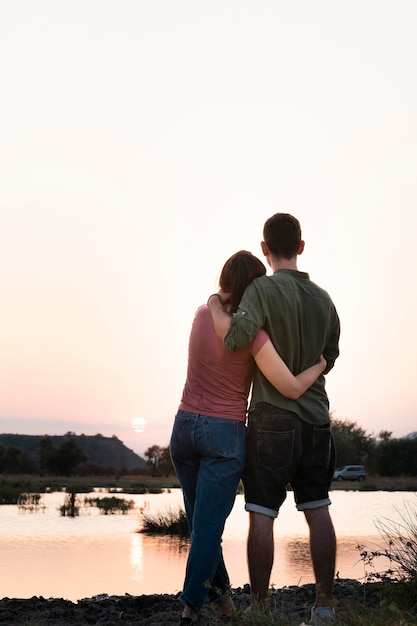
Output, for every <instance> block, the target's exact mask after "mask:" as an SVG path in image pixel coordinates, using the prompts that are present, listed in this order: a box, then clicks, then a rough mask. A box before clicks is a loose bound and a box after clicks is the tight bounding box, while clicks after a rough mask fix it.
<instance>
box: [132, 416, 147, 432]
mask: <svg viewBox="0 0 417 626" xmlns="http://www.w3.org/2000/svg"><path fill="white" fill-rule="evenodd" d="M132 426H133V430H134V431H135V433H143V432H145V429H146V419H145V418H144V417H135V418H134V419H133V420H132Z"/></svg>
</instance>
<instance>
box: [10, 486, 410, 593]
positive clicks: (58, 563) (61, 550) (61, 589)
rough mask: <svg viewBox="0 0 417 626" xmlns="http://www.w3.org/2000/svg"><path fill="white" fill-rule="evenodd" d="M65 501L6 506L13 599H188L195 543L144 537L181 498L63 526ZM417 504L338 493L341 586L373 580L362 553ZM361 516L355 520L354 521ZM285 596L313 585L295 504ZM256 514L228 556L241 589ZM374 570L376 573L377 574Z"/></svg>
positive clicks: (283, 578) (282, 542) (241, 515)
mask: <svg viewBox="0 0 417 626" xmlns="http://www.w3.org/2000/svg"><path fill="white" fill-rule="evenodd" d="M64 498H65V494H45V495H44V496H43V497H42V500H43V505H45V509H44V512H41V513H40V514H39V515H31V514H23V515H22V514H19V511H18V507H17V506H11V505H7V506H6V505H3V506H0V537H1V540H0V578H1V580H2V592H1V593H2V595H3V596H8V597H31V596H33V595H38V596H39V595H42V596H44V597H62V598H66V599H68V600H72V601H76V600H78V599H80V598H84V597H90V596H93V595H98V594H101V593H108V594H109V595H112V594H115V595H123V594H125V593H129V594H132V595H141V594H151V593H161V594H163V593H176V592H178V591H180V590H181V587H182V583H183V578H184V572H185V564H186V559H187V554H188V547H189V541H188V540H185V539H180V538H170V537H165V536H158V537H151V536H148V535H144V534H141V533H138V532H137V530H138V527H139V526H140V524H139V510H140V508H141V507H143V506H144V503H145V501H146V502H149V506H151V507H152V508H155V509H156V510H160V509H163V508H164V507H166V506H167V505H175V504H176V503H179V502H181V501H182V494H181V492H180V490H176V491H175V492H173V493H169V494H168V493H167V494H163V495H153V494H146V495H137V496H135V497H134V499H135V505H136V510H135V511H134V512H132V513H131V514H129V515H123V516H119V515H112V516H102V515H99V514H98V512H89V513H88V514H86V515H82V516H80V517H78V518H74V519H70V518H66V517H65V518H62V517H61V516H60V514H59V511H58V509H59V506H60V504H62V502H63V500H64ZM410 498H413V499H414V501H415V495H414V494H404V493H383V494H381V493H379V492H368V493H365V492H356V493H354V492H335V493H334V494H332V500H333V503H334V504H333V506H332V516H333V519H334V522H335V527H336V534H337V538H338V552H337V562H336V568H337V569H336V571H337V572H338V576H339V577H340V578H356V579H357V580H364V578H365V575H366V566H365V565H364V562H363V560H362V559H361V556H360V551H359V550H358V548H357V546H358V545H359V544H361V545H365V546H367V547H368V549H371V546H373V547H375V546H378V545H379V546H381V542H382V539H381V537H380V536H379V535H378V533H377V532H376V529H375V524H374V520H375V519H377V518H379V519H381V518H383V517H387V516H388V517H389V516H391V517H395V515H393V514H392V512H393V508H395V507H397V508H398V509H400V510H401V508H402V506H404V502H405V501H406V500H407V499H410ZM352 511H354V512H355V514H354V515H352ZM275 527H276V537H275V554H276V556H275V562H274V567H273V571H272V576H271V583H272V584H274V585H275V586H276V587H283V586H286V585H297V584H304V583H307V582H312V581H313V573H312V570H311V565H310V558H309V547H308V529H307V526H306V523H305V519H304V515H302V514H300V513H299V512H298V511H296V510H295V507H294V506H291V503H290V502H287V503H285V506H284V507H283V510H282V512H280V516H279V518H278V520H277V522H276V526H275ZM247 530H248V514H247V513H246V512H245V511H244V503H243V499H242V497H241V496H239V497H238V498H237V500H236V504H235V507H234V509H233V511H232V514H231V516H230V518H229V519H228V520H227V523H226V529H225V533H224V539H223V552H224V556H225V560H226V563H227V566H228V569H229V574H230V578H231V583H232V586H234V587H240V586H242V585H244V584H245V583H247V582H248V573H247V566H246V536H247ZM368 569H369V568H368Z"/></svg>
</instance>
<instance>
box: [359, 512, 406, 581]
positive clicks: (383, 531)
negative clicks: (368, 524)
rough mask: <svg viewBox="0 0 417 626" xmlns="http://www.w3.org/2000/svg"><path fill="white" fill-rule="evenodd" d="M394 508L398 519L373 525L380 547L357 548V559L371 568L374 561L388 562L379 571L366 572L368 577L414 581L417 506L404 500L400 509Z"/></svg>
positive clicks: (378, 521)
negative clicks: (378, 536)
mask: <svg viewBox="0 0 417 626" xmlns="http://www.w3.org/2000/svg"><path fill="white" fill-rule="evenodd" d="M394 510H395V511H396V513H397V514H398V516H399V520H398V521H395V520H390V519H388V518H386V519H384V520H377V522H376V523H375V526H376V528H377V530H378V532H379V534H380V535H381V537H382V539H383V541H384V544H385V545H384V546H383V547H381V548H379V547H378V548H376V549H375V550H366V549H365V548H364V546H358V548H359V549H360V550H361V558H362V560H363V561H364V562H365V564H366V565H369V566H371V568H372V569H373V570H374V569H375V562H376V561H377V560H378V559H381V558H384V559H388V561H389V568H388V569H387V570H386V571H385V572H383V573H378V572H377V571H372V572H370V573H369V572H368V573H367V576H368V580H372V579H382V580H384V579H391V580H395V581H407V582H414V583H417V507H416V506H412V505H411V504H410V503H407V502H405V503H404V510H403V511H400V510H399V509H398V508H397V507H394Z"/></svg>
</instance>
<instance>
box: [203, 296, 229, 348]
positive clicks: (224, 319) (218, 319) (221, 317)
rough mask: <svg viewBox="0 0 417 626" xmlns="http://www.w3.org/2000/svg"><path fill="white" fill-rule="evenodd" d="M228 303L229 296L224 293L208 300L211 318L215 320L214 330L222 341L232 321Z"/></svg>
mask: <svg viewBox="0 0 417 626" xmlns="http://www.w3.org/2000/svg"><path fill="white" fill-rule="evenodd" d="M227 303H228V294H226V293H223V292H222V291H219V292H218V293H213V294H212V295H211V296H210V297H209V299H208V300H207V306H208V308H209V309H210V313H211V317H212V319H213V326H214V330H215V331H216V335H217V336H218V338H219V339H221V341H223V340H224V337H225V335H226V333H227V331H228V330H229V328H230V324H231V321H232V316H231V314H230V313H229V311H228V306H227Z"/></svg>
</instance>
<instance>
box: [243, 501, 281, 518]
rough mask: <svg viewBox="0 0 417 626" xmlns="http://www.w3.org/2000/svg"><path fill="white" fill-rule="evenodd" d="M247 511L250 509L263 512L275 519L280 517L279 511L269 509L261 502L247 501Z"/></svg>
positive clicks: (254, 511)
mask: <svg viewBox="0 0 417 626" xmlns="http://www.w3.org/2000/svg"><path fill="white" fill-rule="evenodd" d="M245 511H250V512H252V513H261V514H262V515H267V516H268V517H272V518H273V519H275V518H276V517H278V511H276V510H275V509H268V508H267V507H266V506H261V505H260V504H252V503H251V502H247V503H246V504H245Z"/></svg>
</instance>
